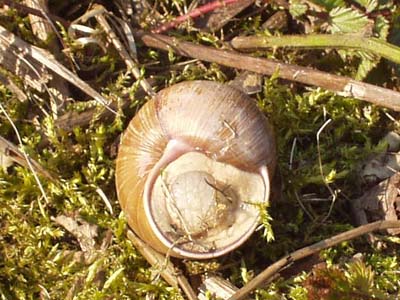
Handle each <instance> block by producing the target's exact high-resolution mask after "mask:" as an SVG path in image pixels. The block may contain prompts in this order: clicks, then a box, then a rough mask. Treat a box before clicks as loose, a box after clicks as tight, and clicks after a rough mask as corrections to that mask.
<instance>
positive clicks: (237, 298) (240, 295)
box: [229, 221, 400, 300]
mask: <svg viewBox="0 0 400 300" xmlns="http://www.w3.org/2000/svg"><path fill="white" fill-rule="evenodd" d="M388 228H400V221H377V222H374V223H369V224H366V225H363V226H360V227H357V228H354V229H351V230H348V231H346V232H343V233H340V234H337V235H335V236H333V237H330V238H328V239H325V240H322V241H320V242H318V243H315V244H313V245H311V246H307V247H304V248H302V249H299V250H297V251H295V252H293V253H291V254H289V255H286V256H284V257H283V258H281V259H280V260H278V261H277V262H275V263H274V264H272V265H270V266H269V267H268V268H266V269H265V270H264V271H262V272H261V273H260V274H258V275H257V276H256V277H254V278H253V279H252V280H251V281H250V282H249V283H247V284H246V285H245V286H244V287H242V288H241V289H240V290H239V291H237V292H236V293H235V294H234V295H233V296H232V297H231V298H229V300H243V299H245V298H246V297H247V295H249V294H250V293H251V292H252V291H254V290H255V289H256V288H258V287H260V286H262V285H265V284H268V283H269V282H270V279H271V278H272V276H274V275H275V274H276V273H278V272H280V271H281V270H282V269H283V268H284V267H285V266H287V265H288V264H290V263H292V262H294V261H297V260H299V259H302V258H304V257H307V256H310V255H312V254H314V253H318V252H319V251H321V250H323V249H326V248H329V247H333V246H335V245H337V244H340V243H342V242H344V241H348V240H351V239H354V238H356V237H359V236H361V235H364V234H366V233H370V232H372V231H376V230H383V229H388Z"/></svg>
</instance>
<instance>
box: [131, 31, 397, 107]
mask: <svg viewBox="0 0 400 300" xmlns="http://www.w3.org/2000/svg"><path fill="white" fill-rule="evenodd" d="M137 38H140V39H141V40H142V42H143V43H144V44H145V45H146V46H148V47H153V48H158V49H162V50H165V51H171V50H172V51H174V52H175V53H176V54H179V55H183V56H187V57H192V58H198V59H201V60H205V61H208V62H214V63H218V64H221V65H224V66H228V67H232V68H237V69H242V70H248V71H252V72H255V73H259V74H265V75H272V74H274V73H276V72H278V76H279V77H280V78H283V79H287V80H291V81H295V82H300V83H304V84H307V85H313V86H318V87H322V88H324V89H327V90H330V91H333V92H336V93H338V94H340V95H343V96H346V97H354V98H356V99H360V100H364V101H368V102H370V103H374V104H376V105H380V106H383V107H388V108H390V109H393V110H395V111H400V93H398V92H395V91H392V90H389V89H385V88H382V87H379V86H376V85H372V84H368V83H364V82H361V81H357V80H353V79H351V78H348V77H343V76H338V75H333V74H329V73H326V72H322V71H318V70H315V69H312V68H307V67H301V66H297V65H291V64H285V63H281V62H276V61H272V60H269V59H264V58H256V57H252V56H249V55H243V54H240V53H237V52H234V51H229V50H220V49H215V48H212V47H207V46H202V45H196V44H194V43H190V42H184V41H179V40H178V39H176V38H172V37H168V36H165V35H160V34H153V33H147V32H143V31H142V32H138V34H137Z"/></svg>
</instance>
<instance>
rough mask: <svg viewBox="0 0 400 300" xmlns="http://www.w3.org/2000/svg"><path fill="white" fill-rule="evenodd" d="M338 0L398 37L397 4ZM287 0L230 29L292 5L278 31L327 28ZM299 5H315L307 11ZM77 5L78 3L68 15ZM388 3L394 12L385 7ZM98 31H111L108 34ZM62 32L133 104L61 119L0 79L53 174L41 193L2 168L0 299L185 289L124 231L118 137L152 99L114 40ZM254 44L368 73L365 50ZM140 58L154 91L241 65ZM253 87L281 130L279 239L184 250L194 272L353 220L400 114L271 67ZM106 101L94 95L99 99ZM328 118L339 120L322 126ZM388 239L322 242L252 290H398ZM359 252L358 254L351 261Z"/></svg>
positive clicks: (98, 82) (24, 29)
mask: <svg viewBox="0 0 400 300" xmlns="http://www.w3.org/2000/svg"><path fill="white" fill-rule="evenodd" d="M61 2H62V1H50V7H51V9H52V10H53V12H54V13H55V14H59V15H61V16H63V17H65V18H70V20H73V18H76V17H78V16H79V15H80V14H83V13H84V12H85V10H86V9H87V7H88V5H89V2H85V1H83V4H82V5H81V6H79V5H78V2H77V1H69V2H68V4H66V2H63V3H61ZM313 2H315V3H317V4H318V5H320V6H319V7H322V8H321V10H322V11H323V12H325V13H328V14H329V12H330V11H332V10H333V9H332V7H330V2H332V1H330V2H329V1H313ZM336 2H337V6H338V7H347V8H348V9H350V10H351V12H353V13H354V14H360V15H363V16H367V20H368V21H369V23H371V22H372V23H373V24H377V23H378V22H383V21H382V20H381V19H380V18H381V17H383V16H385V20H386V23H385V24H386V25H387V26H388V28H389V29H390V34H391V36H390V37H391V39H392V40H393V41H394V42H396V41H398V37H399V36H400V28H399V26H398V22H397V23H396V20H398V18H399V16H400V9H399V8H398V6H396V5H394V4H392V3H389V2H390V1H386V2H384V1H351V2H348V3H347V2H344V1H336ZM372 2H374V3H375V2H377V3H378V4H377V6H375V7H374V8H373V11H375V15H372V13H371V14H369V15H368V14H367V15H366V14H364V12H365V8H366V7H367V5H372V4H371V3H372ZM381 2H382V3H381ZM383 2H384V3H383ZM277 3H278V2H273V4H271V5H270V6H268V8H266V9H264V10H261V12H260V13H259V14H255V15H252V14H251V12H253V11H254V10H255V9H257V7H256V6H250V8H249V9H248V10H246V11H244V12H243V13H242V14H240V15H239V16H238V17H237V18H236V19H235V20H233V21H232V22H231V23H229V24H228V25H226V26H225V27H224V29H223V30H224V35H225V36H226V35H228V34H232V35H234V34H254V33H261V34H270V32H268V31H267V30H264V31H263V30H261V29H260V28H261V25H260V24H262V23H263V22H264V21H265V20H266V19H268V18H269V17H270V16H271V15H273V14H274V13H275V12H277V11H279V10H283V11H286V12H287V13H288V22H287V27H285V28H283V29H281V32H279V31H278V32H275V34H278V33H299V32H300V33H301V32H303V31H304V26H305V25H307V26H311V25H312V26H314V27H313V28H314V30H320V31H323V30H324V29H323V28H320V27H319V25H320V23H323V21H326V20H323V17H321V16H319V15H317V16H312V15H311V13H310V9H309V7H310V4H309V3H308V2H307V1H304V2H303V1H291V2H288V3H287V4H288V5H289V10H288V9H285V8H283V7H282V6H281V5H279V4H277ZM285 3H286V2H285ZM354 3H356V4H357V5H353V4H354ZM188 4H189V3H186V2H185V1H181V0H177V1H166V0H165V1H164V0H163V1H154V2H152V3H151V5H154V7H155V8H156V9H159V11H160V12H161V13H164V14H165V18H167V17H169V18H171V17H172V16H173V15H178V14H179V11H180V10H181V9H184V8H185V7H186V6H187V5H188ZM302 5H306V6H307V7H308V10H307V9H306V10H304V11H303V10H302ZM106 7H107V8H108V9H110V10H113V11H114V12H115V13H118V10H117V8H116V3H114V2H108V3H107V5H106ZM371 7H372V6H371ZM75 8H76V10H74V9H75ZM69 10H71V13H66V14H61V12H62V11H67V12H68V11H69ZM387 11H389V12H390V15H389V17H388V16H386V15H384V13H383V12H387ZM1 14H2V15H0V24H1V25H3V26H5V27H7V28H8V29H9V30H11V31H13V32H14V33H15V34H17V35H19V36H20V37H21V38H23V39H24V40H26V41H29V42H31V43H39V42H38V41H37V39H36V38H35V37H34V36H33V34H32V31H31V27H30V24H29V21H28V19H27V17H26V15H24V14H23V13H20V12H18V11H15V10H3V11H2V12H1ZM149 18H150V19H151V16H150V15H149V16H148V18H147V19H141V20H140V21H139V24H140V25H141V26H143V27H147V28H149V27H151V22H148V23H146V20H148V19H149ZM313 18H314V19H313ZM315 18H316V19H315ZM318 18H320V19H318ZM310 20H312V24H311V25H310V22H311V21H310ZM150 21H151V20H150ZM318 21H320V22H318ZM354 24H358V23H357V22H355V23H354ZM386 25H385V26H386ZM90 26H96V25H95V24H90ZM134 26H139V25H137V24H136V25H134ZM360 26H364V23H362V24H361V25H360ZM382 26H383V25H382ZM186 29H187V28H186V27H185V26H182V27H181V28H179V29H173V30H171V32H170V34H173V35H176V36H178V37H180V38H183V39H186V40H191V41H195V42H199V43H203V44H207V45H212V46H216V47H221V46H222V45H223V42H222V39H223V35H222V34H221V32H217V33H215V34H211V33H202V32H199V31H190V32H187V31H186ZM189 29H190V27H189ZM343 30H344V29H343ZM64 33H65V31H64ZM98 38H99V39H104V36H99V37H98ZM64 42H65V43H66V45H67V46H69V47H71V49H72V51H73V55H74V57H75V59H76V61H77V62H78V64H81V66H90V68H88V70H86V72H82V74H81V75H82V76H85V77H87V81H88V82H90V84H91V85H92V86H93V87H95V88H96V89H98V90H101V91H102V92H103V94H104V95H105V96H106V97H107V96H112V97H113V99H118V97H121V95H123V94H127V93H128V94H129V95H130V101H131V102H130V103H131V104H130V106H129V108H128V109H126V110H124V111H122V110H120V111H119V112H120V114H121V115H120V116H119V117H115V118H113V119H112V120H107V121H103V120H96V119H95V120H93V121H92V122H91V123H90V124H89V125H88V126H85V127H76V128H74V129H73V130H72V131H70V132H68V131H65V130H62V129H60V128H59V127H57V125H56V121H55V118H54V117H53V116H52V114H51V113H50V106H49V101H50V100H49V96H48V95H46V94H40V97H39V99H40V101H37V100H35V101H33V100H29V101H27V102H21V101H19V100H18V99H17V98H16V97H15V95H13V94H12V93H11V92H10V91H9V90H7V89H6V88H5V87H4V86H0V99H1V104H2V106H3V107H4V109H5V111H6V112H7V114H8V115H9V116H10V117H11V119H12V120H13V122H14V123H15V125H16V127H17V129H18V131H19V134H20V136H21V138H22V141H23V149H24V151H26V153H28V154H29V156H30V157H32V158H33V159H35V160H37V161H38V162H39V163H40V164H41V165H42V166H43V167H44V168H45V169H46V170H48V171H49V172H51V173H52V174H54V178H55V179H54V180H48V179H45V178H43V177H40V181H41V183H42V185H43V188H44V192H45V194H46V198H44V197H43V195H42V193H41V191H40V189H39V187H38V184H37V182H36V181H35V178H34V176H33V174H32V172H31V171H30V170H29V169H27V168H24V167H21V166H18V165H16V164H14V165H13V166H10V167H8V168H4V169H3V170H1V171H0V183H1V184H0V297H1V299H145V298H146V297H148V298H146V299H182V296H181V294H180V292H179V291H178V290H176V289H174V288H171V287H169V286H168V285H167V284H166V283H165V282H164V281H163V280H160V279H156V280H155V279H154V277H153V274H154V272H153V271H154V270H152V268H151V267H150V266H149V265H148V264H147V262H146V261H145V260H144V258H143V257H142V256H141V255H140V254H139V253H138V251H137V250H136V249H135V248H134V247H133V246H132V243H131V242H130V241H129V240H128V239H127V238H126V229H127V224H126V221H125V218H124V215H123V213H121V210H120V207H119V205H118V201H117V197H116V192H115V186H114V173H115V158H116V147H117V145H118V137H119V135H120V134H121V133H122V132H123V130H124V128H125V127H126V126H127V124H128V122H129V120H130V118H131V117H132V116H133V115H134V113H135V111H137V109H138V108H139V107H140V106H141V105H142V104H143V103H144V102H145V101H146V98H143V97H138V96H137V94H136V93H135V92H136V90H137V88H138V86H137V84H136V83H135V82H134V80H133V79H132V78H131V76H130V75H129V76H128V75H126V73H125V72H126V69H125V67H124V65H123V63H122V61H121V59H120V57H119V56H118V53H116V52H115V51H113V50H110V51H108V52H107V53H102V52H101V49H100V48H99V47H97V46H96V45H86V46H84V47H80V48H79V47H76V46H74V45H72V44H71V43H72V42H73V41H71V40H68V39H67V38H66V36H64ZM41 46H43V45H42V44H41ZM44 46H45V45H44ZM256 55H259V56H263V57H270V58H278V59H282V60H284V61H287V62H292V63H298V64H303V65H314V66H322V68H323V69H324V70H325V71H329V72H331V73H336V74H342V75H348V76H356V75H357V76H360V72H359V68H358V66H359V63H360V56H357V54H355V53H352V52H351V53H350V52H348V53H343V52H342V53H339V54H338V53H337V52H335V51H328V52H325V51H324V50H313V51H311V52H308V51H306V50H297V51H295V50H293V49H284V50H276V49H274V50H271V51H265V52H261V51H259V52H257V53H256ZM138 56H139V61H140V62H141V63H142V65H143V69H142V70H143V73H144V75H145V77H153V78H154V80H155V84H154V86H155V87H156V88H157V89H161V88H163V87H165V86H168V85H171V84H173V83H175V82H180V81H183V80H194V79H207V80H215V81H220V82H226V81H229V80H231V79H233V78H234V77H235V75H236V74H237V72H238V71H237V70H232V69H227V68H225V67H222V66H219V65H216V64H209V63H206V62H199V61H188V59H187V58H183V57H179V56H176V55H175V54H174V53H172V52H169V53H165V52H161V51H158V50H154V49H149V48H146V47H144V46H142V45H140V44H139V45H138ZM61 57H62V56H61ZM63 59H65V57H64V58H63ZM376 64H377V63H376ZM397 67H398V66H395V65H393V64H390V63H388V62H387V61H381V62H380V63H379V64H378V65H377V67H376V68H375V69H373V70H372V71H371V72H370V73H368V74H369V75H368V77H365V80H367V81H369V82H371V83H376V84H379V85H386V86H388V87H390V88H393V89H397V90H398V89H399V85H398V77H397V75H396V74H398V73H397V72H398V70H397ZM83 73H84V74H83ZM361 75H362V74H361ZM20 80H21V81H23V80H24V79H23V78H21V79H20ZM33 93H35V92H34V91H33ZM73 96H75V97H76V99H75V100H85V99H84V98H85V96H84V95H83V94H82V93H80V92H78V91H75V94H73ZM253 98H254V99H255V100H256V101H257V103H258V105H259V107H260V108H261V110H262V111H263V112H265V114H266V115H267V116H268V117H269V119H270V120H271V122H272V123H273V125H274V127H275V133H276V137H277V142H278V167H279V172H278V174H277V179H278V181H277V182H280V185H281V186H282V189H278V190H279V191H281V192H280V193H278V194H280V196H279V197H277V198H279V199H272V202H271V205H270V207H269V214H270V215H271V217H272V219H273V220H272V223H271V224H272V229H273V232H274V237H275V240H274V241H273V242H267V241H266V238H265V237H264V234H263V232H262V231H259V232H257V233H255V234H254V235H253V237H252V238H251V239H250V240H249V241H248V242H247V243H246V244H245V245H244V246H243V247H241V248H240V249H238V250H236V251H234V252H233V253H231V254H229V255H227V256H226V257H224V258H222V259H218V260H215V261H213V262H211V263H209V264H208V265H206V266H204V265H203V264H200V265H199V263H196V262H185V264H186V268H187V271H186V272H187V275H188V276H190V273H193V274H194V273H197V272H199V271H201V269H204V268H211V269H213V270H214V271H216V272H217V273H219V274H222V275H223V276H225V277H227V278H229V279H230V280H231V281H232V282H233V283H234V284H236V285H237V286H242V285H244V284H245V283H246V282H248V281H249V280H250V279H251V278H252V276H254V275H255V274H257V273H258V272H260V271H261V270H262V269H263V268H265V267H266V266H267V265H268V264H271V263H272V262H274V261H275V260H277V259H278V258H280V257H281V256H283V255H285V254H288V253H290V252H291V251H294V250H296V249H298V248H301V247H303V246H306V245H309V244H311V243H314V242H317V241H320V240H322V239H324V238H328V237H330V236H332V235H334V234H336V233H339V232H342V231H344V230H347V229H349V228H351V227H352V226H354V223H353V222H352V215H351V213H350V210H349V202H350V201H352V199H355V198H356V197H359V196H360V195H361V194H362V193H363V191H364V189H365V186H364V185H363V182H362V180H361V178H360V176H359V170H360V168H361V163H362V161H363V160H365V159H366V158H367V157H369V156H371V155H374V154H375V153H378V152H380V151H382V150H383V149H385V145H382V144H380V143H379V141H380V140H381V138H382V137H383V136H384V135H385V134H386V133H387V132H389V131H392V130H395V131H398V130H399V128H398V125H399V124H398V122H397V121H393V119H392V118H390V117H393V118H394V119H395V120H397V118H398V114H397V113H395V112H393V111H390V110H388V109H385V108H381V107H377V106H374V105H372V104H369V103H365V102H361V101H359V100H356V99H352V98H346V97H342V96H339V95H335V94H333V93H331V92H328V91H325V90H322V89H320V88H316V87H313V88H311V87H305V86H301V85H297V84H293V83H290V82H284V81H281V80H279V71H277V73H276V74H275V75H274V76H272V77H265V78H264V83H263V85H262V90H261V91H260V92H259V93H257V94H255V95H254V96H253ZM31 99H34V98H33V97H32V98H31ZM36 99H37V98H36ZM86 106H89V105H88V104H86V103H85V102H84V101H79V103H78V102H77V103H74V102H71V103H69V104H68V106H67V108H66V109H67V111H79V110H84V109H85V108H86ZM92 106H93V104H92ZM102 109H104V108H102V107H100V106H99V107H98V110H99V111H101V110H102ZM44 112H47V113H44ZM0 120H1V121H0V134H1V136H2V137H5V138H7V139H8V140H9V141H12V142H14V143H15V144H18V140H17V139H16V135H15V132H14V130H13V128H12V126H11V124H10V123H9V122H8V121H7V119H6V118H5V116H4V115H1V119H0ZM328 120H331V121H330V123H329V124H328V125H327V126H326V127H325V128H324V130H322V131H321V132H320V134H319V135H318V132H319V131H320V129H321V128H322V127H323V126H324V124H325V123H326V122H327V121H328ZM317 135H318V137H319V143H318V142H317ZM294 144H295V147H294V146H293V145H294ZM321 170H322V172H321ZM277 184H278V183H277ZM102 194H104V195H106V197H102V196H101V195H102ZM310 199H311V200H312V199H319V200H320V201H311V200H310ZM307 200H309V201H307ZM333 200H335V201H334V203H332V201H333ZM110 206H111V209H110ZM331 208H332V210H331ZM60 215H65V216H69V217H71V218H74V219H75V220H78V223H79V224H81V225H84V224H92V225H95V226H96V228H97V236H96V237H95V239H94V240H95V242H96V243H95V245H92V247H91V248H90V249H89V250H88V251H83V250H82V245H81V244H80V243H79V242H78V240H77V239H76V237H75V236H74V235H72V234H71V233H69V232H68V231H67V230H66V229H65V228H64V227H62V226H60V225H59V224H58V223H56V222H55V221H54V218H56V217H57V216H60ZM381 237H382V239H383V240H384V242H385V247H383V248H378V247H374V246H373V245H370V244H369V243H368V242H367V241H366V239H364V238H360V239H357V240H354V241H348V242H345V243H342V244H341V245H340V246H338V247H334V248H331V249H328V250H326V251H323V252H322V253H321V254H320V257H321V260H322V261H324V262H325V263H326V265H325V266H322V267H320V268H319V269H316V270H314V271H312V272H310V270H307V271H306V270H304V271H303V270H297V271H298V272H296V273H295V274H291V275H290V276H289V275H288V277H282V278H278V279H277V280H275V281H274V282H273V283H272V284H271V285H269V286H268V287H265V289H261V290H258V291H257V293H256V294H255V297H256V299H296V300H300V299H395V297H396V295H398V293H399V292H400V271H399V270H400V266H399V261H398V258H399V249H400V246H399V242H400V241H399V239H398V238H395V237H391V238H389V237H387V236H384V234H382V235H381ZM355 255H357V257H358V258H359V259H354V257H353V256H355ZM360 257H361V258H360ZM199 269H200V270H199ZM323 297H331V298H323Z"/></svg>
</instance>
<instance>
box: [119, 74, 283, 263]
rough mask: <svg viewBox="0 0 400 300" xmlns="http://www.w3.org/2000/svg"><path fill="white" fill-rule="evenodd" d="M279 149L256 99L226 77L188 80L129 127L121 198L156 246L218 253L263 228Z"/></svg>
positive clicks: (132, 221) (181, 253)
mask: <svg viewBox="0 0 400 300" xmlns="http://www.w3.org/2000/svg"><path fill="white" fill-rule="evenodd" d="M275 155H276V152H275V141H274V137H273V133H272V128H271V126H270V125H269V123H268V122H267V119H266V118H265V116H264V115H263V114H262V113H261V112H260V111H259V110H258V108H257V106H256V104H255V103H254V102H253V100H252V99H251V98H249V97H248V96H247V95H245V94H244V93H242V92H241V91H239V90H237V89H235V88H233V87H230V86H228V85H224V84H220V83H215V82H211V81H188V82H182V83H179V84H176V85H173V86H171V87H169V88H166V89H164V90H161V91H160V92H159V93H158V94H157V95H156V96H155V97H154V98H153V99H152V100H150V101H148V102H147V103H146V104H145V105H144V106H143V107H142V108H141V110H140V111H139V112H138V113H137V114H136V116H135V117H134V118H133V119H132V121H131V122H130V124H129V126H128V128H127V129H126V131H125V133H124V134H123V137H122V140H121V145H120V148H119V152H118V158H117V167H116V185H117V193H118V198H119V201H120V204H121V207H122V210H123V211H124V212H125V214H126V215H127V220H128V223H129V225H130V226H131V228H132V229H133V230H134V231H135V232H136V233H137V234H138V235H139V236H140V237H141V238H142V239H143V240H144V241H146V242H147V243H148V244H149V245H151V246H152V247H153V248H155V249H156V250H158V251H160V252H163V253H167V252H168V253H170V254H171V255H173V256H177V257H185V258H194V259H206V258H213V257H217V256H220V255H223V254H225V253H227V252H229V251H231V250H233V249H235V248H236V247H238V246H239V245H241V244H242V243H243V242H244V241H245V240H246V239H247V238H248V237H249V236H250V235H251V234H252V232H253V231H254V229H255V228H256V226H257V224H258V221H259V220H258V218H259V207H258V206H257V204H259V203H265V202H266V201H268V198H269V192H270V178H271V176H272V174H273V170H274V167H275Z"/></svg>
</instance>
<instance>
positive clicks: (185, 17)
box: [151, 0, 238, 33]
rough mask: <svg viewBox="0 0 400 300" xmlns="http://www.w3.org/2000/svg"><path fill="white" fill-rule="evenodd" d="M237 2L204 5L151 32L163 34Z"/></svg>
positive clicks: (227, 1) (226, 1) (224, 1)
mask: <svg viewBox="0 0 400 300" xmlns="http://www.w3.org/2000/svg"><path fill="white" fill-rule="evenodd" d="M237 1H238V0H215V1H213V2H210V3H207V4H204V5H202V6H200V7H198V8H196V9H194V10H192V11H191V12H189V13H187V14H184V15H182V16H179V17H176V18H175V19H173V20H172V21H170V22H166V23H163V24H161V25H160V26H158V27H157V28H154V29H152V30H151V32H153V33H162V32H165V31H167V30H169V29H171V28H174V27H175V26H177V25H179V24H181V23H183V22H185V21H186V20H188V19H194V18H197V17H199V16H201V15H203V14H206V13H208V12H211V11H213V10H216V9H217V8H220V7H223V6H225V5H229V4H232V3H235V2H237Z"/></svg>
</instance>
